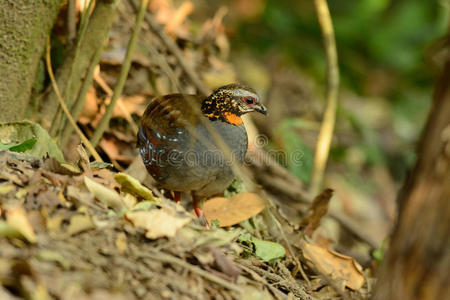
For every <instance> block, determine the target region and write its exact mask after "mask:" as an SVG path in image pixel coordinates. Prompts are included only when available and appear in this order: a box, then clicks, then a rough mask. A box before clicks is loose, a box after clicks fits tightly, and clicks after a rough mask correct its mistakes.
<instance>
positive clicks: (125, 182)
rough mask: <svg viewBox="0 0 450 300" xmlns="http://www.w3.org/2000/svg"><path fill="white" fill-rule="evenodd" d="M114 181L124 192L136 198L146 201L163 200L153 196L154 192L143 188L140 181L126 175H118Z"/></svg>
mask: <svg viewBox="0 0 450 300" xmlns="http://www.w3.org/2000/svg"><path fill="white" fill-rule="evenodd" d="M114 179H115V180H116V181H117V183H119V184H120V186H121V189H122V191H124V192H126V193H130V194H132V195H135V196H139V197H141V198H144V199H145V200H149V201H155V202H160V201H161V199H159V198H156V197H155V196H153V193H152V191H150V190H149V189H148V188H146V187H145V186H143V185H142V184H141V183H140V182H139V180H137V179H136V178H133V177H132V176H130V175H128V174H125V173H117V174H116V175H114Z"/></svg>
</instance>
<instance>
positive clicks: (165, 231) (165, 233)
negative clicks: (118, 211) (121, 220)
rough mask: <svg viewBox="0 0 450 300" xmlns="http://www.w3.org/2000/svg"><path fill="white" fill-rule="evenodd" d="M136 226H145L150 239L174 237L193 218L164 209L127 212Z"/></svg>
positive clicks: (128, 217) (127, 215)
mask: <svg viewBox="0 0 450 300" xmlns="http://www.w3.org/2000/svg"><path fill="white" fill-rule="evenodd" d="M125 216H126V218H127V219H128V220H129V221H130V222H131V223H133V225H134V226H135V227H140V228H144V229H145V231H146V234H145V236H146V237H147V238H149V239H157V238H160V237H169V238H170V237H174V236H175V234H176V233H177V231H178V229H180V228H181V227H183V226H184V225H186V224H187V223H189V222H190V220H191V218H186V217H177V216H174V215H172V214H169V213H167V212H166V211H164V210H162V209H152V210H150V211H143V210H139V211H132V212H128V213H126V214H125Z"/></svg>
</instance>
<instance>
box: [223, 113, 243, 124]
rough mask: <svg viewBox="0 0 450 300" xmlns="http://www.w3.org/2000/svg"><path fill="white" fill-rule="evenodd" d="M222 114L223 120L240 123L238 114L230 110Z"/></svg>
mask: <svg viewBox="0 0 450 300" xmlns="http://www.w3.org/2000/svg"><path fill="white" fill-rule="evenodd" d="M224 116H225V120H227V122H228V123H230V124H232V125H241V124H242V119H241V117H239V116H238V115H235V114H233V113H230V112H226V113H224Z"/></svg>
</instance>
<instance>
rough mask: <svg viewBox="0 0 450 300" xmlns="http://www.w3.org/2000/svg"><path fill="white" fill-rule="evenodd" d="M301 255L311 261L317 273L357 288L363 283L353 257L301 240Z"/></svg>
mask: <svg viewBox="0 0 450 300" xmlns="http://www.w3.org/2000/svg"><path fill="white" fill-rule="evenodd" d="M301 247H302V250H303V255H304V256H305V258H306V259H308V260H309V261H311V262H312V264H313V265H314V266H315V267H316V269H317V271H318V272H319V273H322V274H325V275H328V276H331V278H333V279H336V280H342V281H343V282H344V285H345V286H347V287H349V288H351V289H353V290H357V289H359V288H361V286H362V285H363V284H364V275H363V274H362V272H361V270H362V268H361V266H360V265H359V264H358V263H357V262H356V261H355V259H354V258H352V257H349V256H346V255H343V254H340V253H337V252H334V251H331V250H328V249H325V248H322V247H319V246H316V245H313V244H311V243H308V242H307V241H305V240H302V242H301Z"/></svg>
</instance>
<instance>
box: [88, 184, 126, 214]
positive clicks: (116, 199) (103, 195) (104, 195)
mask: <svg viewBox="0 0 450 300" xmlns="http://www.w3.org/2000/svg"><path fill="white" fill-rule="evenodd" d="M84 184H85V185H86V187H87V189H88V190H89V192H91V193H92V194H93V195H94V196H95V198H97V199H98V200H99V201H100V202H102V203H103V204H105V205H107V206H109V207H111V208H113V209H114V210H115V211H116V212H117V213H119V214H121V213H123V212H124V211H125V209H126V208H125V204H124V203H123V201H122V198H121V197H120V195H119V194H117V193H116V192H115V191H113V190H111V189H109V188H107V187H105V186H103V185H101V184H100V183H97V182H95V181H93V180H92V179H90V178H89V177H87V176H84Z"/></svg>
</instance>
